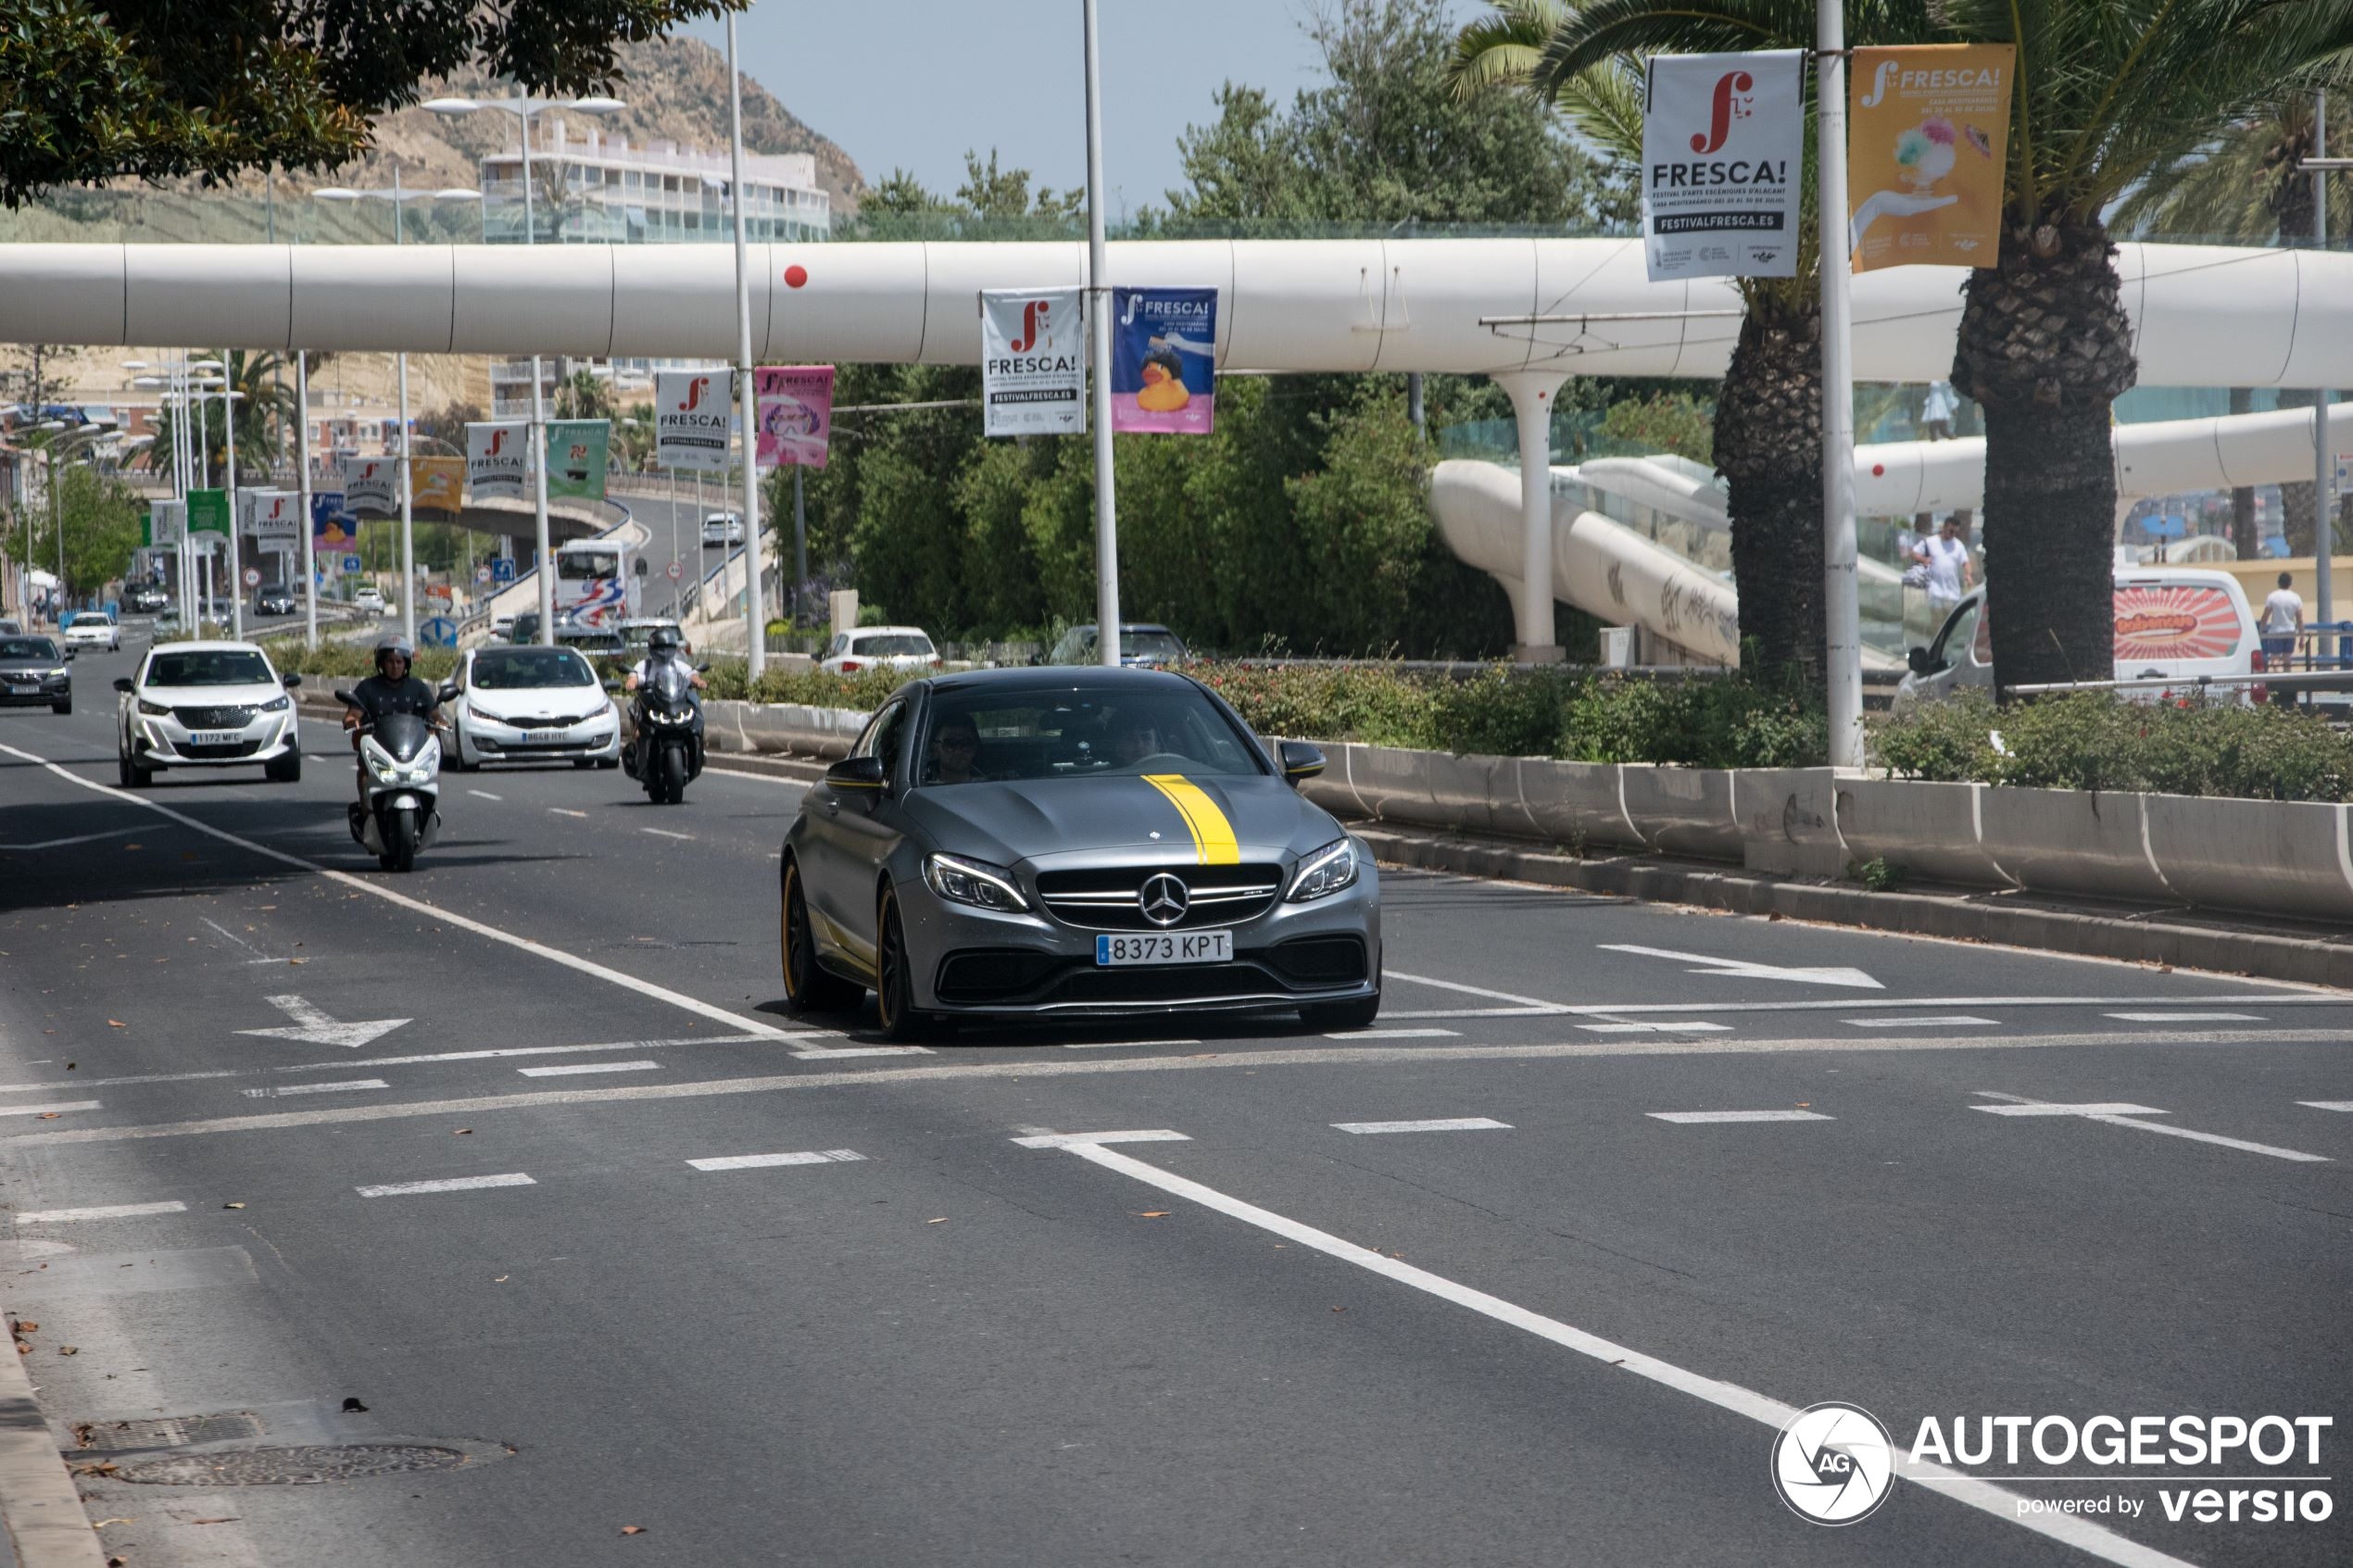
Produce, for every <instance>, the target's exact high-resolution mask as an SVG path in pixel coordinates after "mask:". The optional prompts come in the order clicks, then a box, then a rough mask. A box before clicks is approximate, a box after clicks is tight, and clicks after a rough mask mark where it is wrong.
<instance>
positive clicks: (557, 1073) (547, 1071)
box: [515, 1061, 661, 1078]
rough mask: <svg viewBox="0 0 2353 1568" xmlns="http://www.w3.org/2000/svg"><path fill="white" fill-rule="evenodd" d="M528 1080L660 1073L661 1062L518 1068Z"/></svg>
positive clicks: (621, 1062)
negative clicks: (606, 1074) (591, 1074)
mask: <svg viewBox="0 0 2353 1568" xmlns="http://www.w3.org/2000/svg"><path fill="white" fill-rule="evenodd" d="M515 1071H516V1072H518V1073H522V1075H523V1076H524V1077H526V1078H573V1077H578V1076H579V1075H581V1074H582V1073H659V1072H660V1071H661V1062H659V1061H568V1062H565V1063H564V1064H563V1065H561V1066H560V1067H518V1068H516V1069H515Z"/></svg>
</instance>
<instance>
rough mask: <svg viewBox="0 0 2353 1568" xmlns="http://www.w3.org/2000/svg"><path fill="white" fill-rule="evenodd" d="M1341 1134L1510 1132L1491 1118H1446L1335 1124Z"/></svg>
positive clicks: (1505, 1125) (1506, 1125) (1508, 1127)
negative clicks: (1425, 1120) (1422, 1120)
mask: <svg viewBox="0 0 2353 1568" xmlns="http://www.w3.org/2000/svg"><path fill="white" fill-rule="evenodd" d="M1332 1125H1333V1126H1335V1127H1338V1128H1339V1129H1340V1131H1341V1132H1343V1133H1484V1132H1503V1133H1508V1132H1510V1131H1511V1130H1512V1124H1511V1123H1509V1122H1498V1121H1496V1120H1495V1119H1494V1118H1493V1117H1491V1116H1446V1117H1441V1118H1439V1119H1437V1120H1435V1121H1430V1122H1335V1123H1332Z"/></svg>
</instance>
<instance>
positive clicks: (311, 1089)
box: [245, 1078, 392, 1099]
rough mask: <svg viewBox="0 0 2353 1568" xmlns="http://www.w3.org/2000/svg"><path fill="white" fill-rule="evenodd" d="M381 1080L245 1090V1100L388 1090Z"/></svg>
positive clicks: (280, 1085)
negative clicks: (359, 1090)
mask: <svg viewBox="0 0 2353 1568" xmlns="http://www.w3.org/2000/svg"><path fill="white" fill-rule="evenodd" d="M390 1087H392V1085H390V1084H387V1083H385V1082H384V1080H383V1079H382V1078H348V1079H346V1080H344V1081H343V1082H342V1083H338V1084H276V1085H271V1086H270V1087H268V1088H260V1089H247V1090H245V1098H247V1099H275V1098H278V1097H279V1096H280V1095H334V1094H342V1093H345V1092H346V1091H347V1090H352V1089H388V1088H390Z"/></svg>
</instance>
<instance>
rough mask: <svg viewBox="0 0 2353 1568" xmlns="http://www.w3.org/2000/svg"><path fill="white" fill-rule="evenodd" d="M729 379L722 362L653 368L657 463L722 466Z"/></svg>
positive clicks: (669, 466)
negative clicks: (703, 366)
mask: <svg viewBox="0 0 2353 1568" xmlns="http://www.w3.org/2000/svg"><path fill="white" fill-rule="evenodd" d="M734 380H735V377H734V374H733V372H731V371H730V370H727V369H726V367H724V366H713V367H710V368H707V369H704V370H656V371H655V372H654V464H655V466H656V467H658V468H665V469H692V470H700V471H703V472H706V473H717V472H724V470H726V467H727V445H728V436H729V434H730V433H731V431H732V425H731V419H730V416H731V414H732V408H730V405H731V403H732V401H733V396H732V394H731V392H730V390H729V388H730V387H731V385H732V384H733V383H734ZM548 472H549V473H550V474H552V473H554V472H555V470H553V469H550V470H548Z"/></svg>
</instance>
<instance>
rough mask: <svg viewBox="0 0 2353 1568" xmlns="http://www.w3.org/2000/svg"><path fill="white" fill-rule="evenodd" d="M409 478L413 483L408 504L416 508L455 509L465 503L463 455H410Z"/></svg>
mask: <svg viewBox="0 0 2353 1568" xmlns="http://www.w3.org/2000/svg"><path fill="white" fill-rule="evenodd" d="M409 483H411V484H414V485H415V486H416V491H415V494H414V495H413V496H412V498H411V499H410V501H409V505H410V506H411V507H413V508H416V509H417V510H419V511H426V512H454V511H457V510H458V509H459V508H460V507H461V506H463V505H464V495H465V486H466V459H465V458H409Z"/></svg>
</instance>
